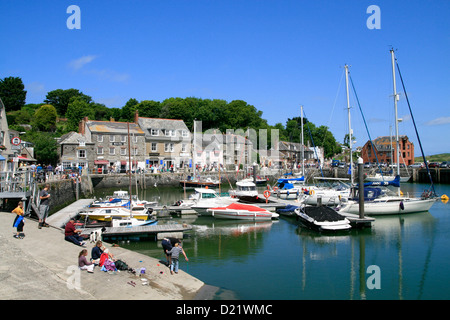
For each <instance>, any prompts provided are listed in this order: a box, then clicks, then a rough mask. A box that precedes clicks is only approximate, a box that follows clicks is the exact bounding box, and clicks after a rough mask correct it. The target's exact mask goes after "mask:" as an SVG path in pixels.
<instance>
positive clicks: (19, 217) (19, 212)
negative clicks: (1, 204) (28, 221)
mask: <svg viewBox="0 0 450 320" xmlns="http://www.w3.org/2000/svg"><path fill="white" fill-rule="evenodd" d="M12 212H13V213H15V214H16V218H15V219H14V223H13V227H14V228H17V233H16V234H15V235H14V238H16V239H23V237H24V236H25V234H23V233H22V235H20V233H21V232H23V226H24V224H25V222H24V220H23V202H22V201H19V203H18V204H17V208H15V209H14V210H13V211H12Z"/></svg>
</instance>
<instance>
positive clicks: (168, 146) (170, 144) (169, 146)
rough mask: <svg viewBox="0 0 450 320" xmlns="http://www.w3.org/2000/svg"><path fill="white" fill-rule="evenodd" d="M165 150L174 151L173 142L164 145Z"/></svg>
mask: <svg viewBox="0 0 450 320" xmlns="http://www.w3.org/2000/svg"><path fill="white" fill-rule="evenodd" d="M164 151H165V152H173V143H166V144H165V145H164Z"/></svg>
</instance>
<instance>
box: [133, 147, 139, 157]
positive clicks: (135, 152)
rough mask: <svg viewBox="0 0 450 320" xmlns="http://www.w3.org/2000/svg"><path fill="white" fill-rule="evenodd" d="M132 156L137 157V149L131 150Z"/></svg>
mask: <svg viewBox="0 0 450 320" xmlns="http://www.w3.org/2000/svg"><path fill="white" fill-rule="evenodd" d="M133 155H135V156H137V155H138V148H134V149H133Z"/></svg>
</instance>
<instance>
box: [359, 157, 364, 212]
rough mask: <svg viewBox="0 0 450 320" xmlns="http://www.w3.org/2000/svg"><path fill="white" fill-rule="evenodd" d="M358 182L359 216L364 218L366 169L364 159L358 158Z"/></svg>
mask: <svg viewBox="0 0 450 320" xmlns="http://www.w3.org/2000/svg"><path fill="white" fill-rule="evenodd" d="M358 184H359V190H358V192H359V217H360V218H361V219H364V169H363V159H362V158H361V157H359V158H358Z"/></svg>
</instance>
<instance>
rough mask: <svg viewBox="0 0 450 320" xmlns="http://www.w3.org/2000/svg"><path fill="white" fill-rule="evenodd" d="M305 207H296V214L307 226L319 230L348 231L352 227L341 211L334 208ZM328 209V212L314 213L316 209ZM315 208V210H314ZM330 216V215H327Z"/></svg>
mask: <svg viewBox="0 0 450 320" xmlns="http://www.w3.org/2000/svg"><path fill="white" fill-rule="evenodd" d="M307 209H308V208H305V209H303V210H302V209H300V208H299V209H295V214H296V215H297V217H298V220H299V221H300V223H302V224H303V225H304V226H305V227H307V228H309V229H313V230H317V231H324V232H326V231H330V232H336V231H347V230H349V229H351V227H352V226H351V224H350V221H349V220H348V219H347V218H345V217H344V216H342V215H340V214H339V213H337V212H335V211H334V210H333V209H330V208H326V207H309V209H311V210H309V211H308V210H307ZM322 209H323V210H325V211H328V213H326V214H323V215H322V214H317V213H316V214H314V211H317V210H318V211H322ZM313 210H314V211H313ZM308 212H309V213H308ZM326 216H328V217H326Z"/></svg>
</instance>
